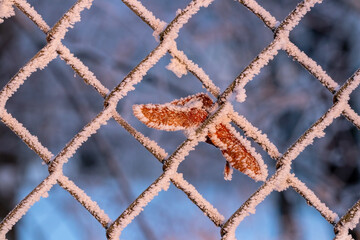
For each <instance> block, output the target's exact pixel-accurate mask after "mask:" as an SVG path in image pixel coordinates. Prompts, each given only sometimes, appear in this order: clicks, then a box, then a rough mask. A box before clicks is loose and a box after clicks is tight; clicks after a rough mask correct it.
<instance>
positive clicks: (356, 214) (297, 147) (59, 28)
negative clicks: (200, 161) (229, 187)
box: [0, 0, 360, 239]
mask: <svg viewBox="0 0 360 240" xmlns="http://www.w3.org/2000/svg"><path fill="white" fill-rule="evenodd" d="M123 2H124V4H125V5H126V6H128V7H129V8H130V9H131V10H132V11H133V12H134V13H135V14H136V15H138V16H139V17H140V18H141V19H142V20H143V21H144V22H145V23H147V24H148V25H149V26H150V27H151V28H152V29H153V30H154V36H155V37H160V42H159V44H158V46H157V47H156V48H155V49H154V50H153V51H152V52H151V53H150V54H149V55H148V56H146V57H145V58H144V59H143V60H142V61H141V62H140V63H139V64H138V65H137V66H136V67H135V68H134V69H133V70H132V71H131V72H130V73H129V74H128V75H127V76H126V77H125V78H124V79H123V80H122V81H121V82H120V83H119V84H118V85H117V86H116V87H115V88H114V89H112V90H109V89H107V88H106V87H105V86H104V85H102V83H101V81H99V80H98V79H97V78H96V77H95V75H94V74H93V73H92V72H91V71H90V70H89V69H88V67H86V66H85V65H84V64H83V63H82V62H81V61H80V60H79V59H77V58H75V57H74V55H73V54H72V53H71V52H70V50H69V49H68V48H67V47H66V46H64V45H63V44H62V42H61V41H62V39H64V37H65V36H66V33H67V31H68V29H69V28H71V27H72V26H73V25H74V24H75V23H76V22H78V21H80V14H81V12H82V11H83V10H84V9H85V8H90V7H91V5H92V0H78V1H77V2H76V3H75V4H74V5H73V7H71V8H70V9H69V10H68V11H67V12H66V13H65V14H64V16H63V17H62V18H61V19H60V20H59V21H58V22H57V23H56V24H55V25H54V27H52V28H50V27H49V26H48V25H47V23H46V22H45V21H44V20H43V19H42V17H41V16H40V15H39V14H38V13H37V12H36V10H35V9H34V8H32V7H31V6H30V4H29V3H28V2H26V1H25V0H3V1H2V2H0V6H2V7H3V8H5V7H7V8H9V9H10V10H9V11H8V12H7V14H3V16H0V17H10V16H11V15H13V14H14V13H13V11H12V6H13V5H14V6H16V7H17V8H18V9H19V10H20V11H22V12H23V13H24V14H25V15H26V16H27V17H29V18H30V19H31V20H32V21H33V22H34V23H35V24H36V25H37V26H38V27H39V28H40V29H41V30H42V31H43V32H44V33H45V34H46V39H47V44H46V46H45V47H43V48H42V49H41V50H40V51H39V52H38V53H37V54H36V55H35V56H34V57H33V58H32V59H31V60H30V61H29V62H28V63H27V64H25V65H24V66H23V67H22V68H21V69H20V70H19V71H18V73H17V74H15V76H14V77H13V78H12V79H11V80H10V81H9V82H8V83H7V84H6V86H5V87H4V88H3V89H2V91H1V92H0V116H1V121H2V122H3V123H4V124H5V125H7V126H8V127H9V128H10V129H11V130H12V131H13V132H14V133H16V134H17V135H18V136H19V137H20V138H21V139H22V140H23V141H24V142H25V143H26V144H27V145H28V147H29V148H30V149H32V150H33V151H34V152H35V153H36V154H37V155H39V157H40V158H41V159H42V160H43V161H44V162H45V163H46V164H47V165H48V168H49V175H48V177H47V178H45V179H44V180H43V181H42V182H41V183H40V184H39V185H38V186H37V187H36V188H34V189H33V191H32V192H31V193H30V194H28V195H27V196H26V197H25V198H24V199H23V200H22V201H21V202H20V203H19V204H18V205H17V206H16V207H15V208H14V209H13V210H12V211H11V212H10V213H9V214H8V215H7V216H6V217H5V218H4V219H3V220H2V221H1V223H0V239H5V236H6V234H7V232H8V231H9V230H11V228H12V227H13V226H14V225H15V224H16V223H17V221H18V220H19V219H21V218H22V217H23V216H24V215H25V214H26V212H27V211H28V210H29V209H30V208H31V206H32V205H33V204H35V203H36V202H37V201H39V200H40V198H41V197H42V196H46V195H47V194H48V192H49V190H50V189H51V188H52V187H53V186H54V185H55V184H59V185H60V186H61V187H62V188H63V189H65V190H66V191H68V192H69V193H70V194H71V195H72V196H73V197H74V198H75V199H76V200H77V201H78V202H80V203H81V204H82V206H83V207H84V208H86V209H87V210H88V211H89V212H90V213H91V214H92V215H93V216H94V217H95V218H96V219H97V220H98V221H99V223H100V224H101V225H102V226H103V227H104V228H105V229H106V230H107V238H108V239H118V238H119V237H120V234H121V231H122V230H123V229H124V228H126V226H127V225H128V224H129V223H130V222H131V221H132V220H133V219H134V218H135V217H136V216H137V215H138V214H139V213H140V212H141V211H142V210H143V208H144V207H145V206H146V205H147V204H148V203H149V202H150V201H152V199H153V198H154V197H155V196H156V195H157V194H158V193H159V192H160V191H162V190H166V189H167V188H168V186H169V184H170V182H172V183H173V184H174V185H175V186H176V187H177V188H179V189H180V190H182V191H183V192H184V193H185V194H186V195H187V196H188V198H189V199H190V200H191V201H192V202H193V203H194V204H196V205H197V206H198V207H199V209H200V210H201V211H203V212H204V214H205V215H206V216H207V217H208V218H209V219H210V220H211V221H212V222H213V223H214V224H215V225H216V226H218V227H219V228H221V236H222V239H234V238H235V230H236V228H237V226H238V225H239V224H240V223H241V222H242V221H243V220H244V219H245V218H246V216H248V215H250V214H252V213H254V211H255V208H256V207H257V205H258V204H260V203H261V202H262V201H263V200H264V199H265V198H266V197H267V196H268V195H269V194H270V193H272V192H274V191H283V190H285V189H287V188H289V187H291V188H293V189H294V190H295V191H296V192H297V193H298V194H300V195H301V196H302V197H303V198H304V199H305V200H306V201H307V203H308V204H310V205H311V206H313V207H314V208H315V209H316V210H317V211H319V213H320V214H321V215H322V216H323V217H324V218H325V219H326V220H327V221H328V222H329V223H330V224H332V225H334V230H335V233H336V237H335V239H351V236H350V235H348V230H349V229H352V228H354V227H355V226H356V224H357V223H358V222H359V218H360V210H359V209H360V200H359V201H358V202H357V203H355V204H354V206H353V207H352V208H351V209H349V211H348V212H347V213H346V214H345V215H344V216H342V217H341V218H339V217H338V216H337V214H336V213H335V212H333V211H332V210H330V209H329V208H328V207H327V206H326V205H325V204H324V203H322V202H321V200H320V199H319V198H318V197H317V196H316V195H315V193H314V192H312V191H311V190H310V189H308V188H307V187H306V185H305V184H304V183H303V182H301V181H300V180H299V179H298V178H297V177H296V176H295V175H294V174H293V173H291V166H292V161H293V160H294V159H295V158H297V156H298V155H299V154H300V153H301V152H302V151H303V150H304V149H305V148H306V147H307V146H308V145H310V144H311V143H312V142H313V141H314V139H315V138H317V137H323V136H324V135H325V133H324V129H325V128H326V127H328V126H329V125H331V124H332V122H333V121H334V119H336V118H338V117H340V116H341V115H342V116H344V117H345V118H346V119H348V120H349V121H350V122H351V123H352V124H353V125H355V126H356V127H357V128H358V129H360V116H359V115H358V114H357V113H356V112H355V111H354V110H353V109H352V108H351V107H350V105H349V98H350V94H351V93H352V92H353V91H354V90H355V89H356V88H357V87H358V85H359V83H360V69H359V70H358V71H356V72H355V73H354V75H353V76H352V77H351V78H349V79H348V80H347V81H346V83H345V84H344V85H342V86H341V87H340V86H338V84H337V83H336V82H335V81H334V80H333V79H332V78H331V77H330V76H329V75H328V74H327V73H326V72H325V71H324V70H323V69H322V68H321V67H320V66H319V65H317V63H316V62H315V61H313V60H312V59H311V58H310V57H308V56H307V55H306V54H305V53H303V52H302V51H301V50H300V49H299V48H298V47H297V46H296V45H294V44H293V43H292V42H291V41H290V40H289V34H290V32H291V31H292V29H293V28H294V27H295V26H296V25H298V23H299V22H300V20H301V19H302V18H303V17H304V16H305V14H306V13H307V12H309V11H310V10H311V8H312V7H313V6H314V5H315V4H320V3H321V2H322V1H321V0H304V1H303V2H301V3H300V4H298V5H297V7H296V8H295V9H294V10H293V11H292V12H291V13H290V14H289V15H288V16H287V17H286V18H285V19H284V20H283V21H282V22H281V23H280V22H278V21H277V20H276V19H275V18H274V17H273V16H272V15H271V14H270V13H269V12H268V11H266V10H265V9H264V8H263V7H262V6H260V5H259V4H258V3H257V2H256V1H255V0H239V3H240V4H242V5H244V6H245V7H246V8H248V9H249V10H250V11H251V12H253V13H254V14H255V15H256V16H258V17H259V19H261V20H262V21H263V22H264V23H265V25H266V26H267V27H268V28H269V29H270V30H271V31H273V32H274V40H273V41H272V42H271V43H270V44H269V45H268V46H267V47H266V48H265V49H264V50H263V51H262V52H260V53H259V55H258V56H257V57H255V58H254V60H253V61H252V62H251V63H250V64H249V65H248V66H247V67H246V68H245V69H244V70H243V71H242V72H241V73H240V74H239V75H238V77H236V79H235V80H234V81H233V82H232V83H231V84H230V85H229V86H228V88H226V90H225V91H224V92H222V93H220V91H219V88H218V87H217V86H215V85H214V84H213V82H212V81H211V80H210V78H209V76H208V75H207V74H206V73H205V72H204V71H203V69H202V68H200V67H199V66H198V65H197V64H195V63H193V62H192V61H191V60H190V59H188V58H187V56H186V55H185V54H184V53H183V52H182V51H180V50H178V48H177V46H176V42H175V41H176V39H177V37H178V34H179V30H180V29H181V28H182V27H183V25H184V24H186V23H187V22H188V21H189V19H190V18H191V17H192V16H193V15H194V14H196V13H197V12H198V11H199V9H200V8H202V7H205V8H206V7H207V6H208V5H209V4H211V3H212V2H213V0H193V1H191V2H190V3H189V5H188V6H187V7H186V8H184V9H183V10H182V11H181V12H179V13H178V14H177V16H176V17H175V18H174V19H173V20H172V21H171V23H169V24H166V23H165V22H163V21H161V20H160V19H158V18H156V17H155V16H154V15H153V14H152V13H151V12H150V11H149V10H148V9H146V8H145V7H144V6H143V5H142V4H141V2H139V1H137V0H123ZM0 12H1V11H0ZM280 50H283V51H285V52H286V53H287V54H288V55H289V56H291V57H292V58H293V59H294V60H296V61H297V62H299V63H300V64H301V65H302V66H303V67H304V68H305V69H306V70H307V71H308V72H309V73H311V74H312V75H313V76H314V77H315V78H316V79H318V80H319V81H320V82H321V84H322V85H323V86H324V87H325V88H326V89H328V91H329V92H331V93H332V94H333V96H334V103H333V105H332V106H331V108H329V109H328V111H327V112H326V113H325V114H324V115H323V116H322V117H320V118H319V119H318V120H317V121H316V122H315V123H314V124H313V125H312V126H311V127H310V128H309V129H308V130H307V131H306V132H305V133H304V134H303V135H302V136H301V137H300V138H299V139H298V140H297V141H296V142H294V143H293V144H292V146H291V147H290V148H289V149H288V150H287V151H286V152H284V153H283V154H280V153H279V151H278V149H277V147H276V146H275V145H274V144H273V143H272V142H271V141H270V140H269V139H268V138H267V136H266V135H265V134H263V133H261V131H259V130H258V129H257V128H256V127H255V126H253V125H252V124H251V123H250V122H249V121H248V120H247V119H246V118H245V117H243V116H240V115H239V114H238V113H236V112H235V111H234V110H233V108H232V107H231V103H230V101H229V98H230V96H231V95H233V94H235V93H234V92H243V91H244V88H245V86H246V84H247V83H248V82H249V81H251V80H252V79H253V78H254V76H255V75H257V74H258V73H259V72H260V71H261V69H262V68H263V67H264V66H266V65H267V64H268V63H269V61H271V60H272V59H273V58H274V57H275V56H276V55H277V54H278V52H279V51H280ZM167 52H168V53H169V54H170V55H171V56H172V57H173V58H175V59H176V60H177V61H179V62H180V63H181V64H183V65H184V66H185V67H186V70H187V71H189V72H191V73H192V74H193V75H194V76H195V77H196V78H198V79H199V80H200V81H201V82H202V84H203V86H204V87H205V88H206V89H207V91H208V92H209V93H211V94H212V95H213V96H214V97H216V98H217V103H216V107H217V110H216V111H215V112H214V113H213V114H212V115H211V116H209V117H208V119H207V120H206V121H205V122H204V123H203V124H202V125H201V126H200V127H199V128H198V129H196V131H195V132H194V134H193V135H192V136H191V137H189V138H188V139H187V140H185V141H184V142H183V143H182V144H181V145H180V146H179V147H178V148H177V150H176V151H175V152H173V153H172V154H171V155H170V156H169V157H167V156H168V154H167V153H166V152H165V150H163V149H162V148H161V147H160V146H158V144H157V143H156V142H154V141H152V140H150V139H148V138H147V137H145V136H144V135H143V134H142V133H140V132H138V131H137V130H136V129H134V128H133V127H132V126H131V125H130V124H129V123H127V122H126V121H125V120H124V119H123V118H122V117H121V115H120V114H119V113H118V112H117V111H116V106H117V103H118V102H119V101H120V100H121V99H122V98H124V97H125V96H126V95H127V93H128V92H129V91H132V90H134V85H135V84H137V83H139V82H140V81H141V80H142V78H143V76H144V75H145V74H146V73H147V72H148V71H149V70H150V69H151V68H152V67H153V66H154V65H155V64H156V63H157V62H158V61H159V59H161V58H162V57H163V56H164V55H165V54H166V53H167ZM58 55H59V56H60V58H61V59H62V60H64V61H65V62H66V63H67V64H68V65H69V66H71V68H72V69H73V70H74V71H75V72H76V73H77V74H78V75H79V76H80V77H81V78H82V79H83V80H84V81H85V82H86V83H87V84H89V85H91V86H93V87H94V88H95V90H96V91H97V92H98V93H99V94H100V95H101V96H102V97H103V98H104V106H105V107H104V109H103V110H102V111H101V112H100V113H98V114H97V116H96V117H95V118H93V119H92V120H91V121H90V122H89V123H88V124H87V125H86V126H85V127H84V128H83V129H82V130H81V131H80V132H78V133H77V134H76V135H75V136H74V137H73V139H72V140H71V141H70V142H69V143H68V144H67V145H66V146H65V147H64V148H63V149H62V151H61V152H60V153H59V154H58V155H56V156H54V155H53V154H52V153H51V152H50V151H49V150H48V149H47V148H46V147H45V146H43V145H42V144H41V143H40V142H39V140H38V139H37V137H36V136H34V135H32V134H31V133H30V132H29V131H28V130H27V129H26V128H25V127H24V126H23V125H22V124H21V123H20V122H18V121H17V119H15V118H14V117H13V116H12V115H11V114H10V113H8V112H7V111H6V108H5V105H6V102H7V101H8V100H9V98H10V97H11V96H12V95H13V94H14V93H15V92H16V91H17V90H18V89H19V87H20V86H21V85H22V84H23V83H24V81H25V80H26V79H27V78H28V77H29V76H30V75H31V74H32V73H33V72H35V71H37V70H38V69H43V68H45V67H46V66H47V65H48V64H49V63H50V62H51V61H52V60H53V59H54V58H56V57H57V56H58ZM239 95H240V94H239ZM241 97H244V96H243V95H242V96H241ZM224 115H227V116H228V117H230V118H231V120H232V121H233V123H235V124H236V125H237V126H238V127H239V128H241V129H242V130H243V131H244V133H245V135H246V136H247V137H249V138H251V139H253V140H254V141H255V142H257V143H258V144H259V145H260V146H261V147H262V148H263V149H264V150H265V151H266V152H267V153H268V154H269V156H270V157H271V158H273V159H274V160H276V164H277V170H276V172H275V174H274V175H272V176H271V177H269V178H268V179H267V180H266V181H265V182H264V184H263V185H262V186H261V187H260V188H259V189H258V190H257V191H256V192H255V193H253V195H252V196H251V197H250V198H248V199H247V201H245V202H244V203H243V204H242V205H241V206H240V207H239V209H238V210H237V211H236V212H235V213H234V214H233V215H232V216H231V217H230V218H229V219H225V217H224V216H223V215H222V214H221V213H219V212H218V210H217V209H216V208H214V207H213V206H212V204H211V203H209V202H208V201H207V200H206V199H204V198H203V197H202V196H201V194H200V193H199V192H198V191H197V190H196V188H195V187H194V186H192V185H191V184H190V183H188V182H187V181H186V180H185V179H184V178H183V176H182V174H180V173H178V172H177V169H178V166H179V164H180V163H181V162H182V161H183V160H184V159H185V157H186V155H188V154H189V152H190V151H191V150H193V149H194V147H195V146H196V145H197V144H198V143H199V142H201V141H203V138H204V137H205V136H206V134H207V131H208V129H209V128H210V127H211V126H212V125H213V124H214V122H216V121H217V119H218V118H221V117H222V116H224ZM111 118H113V119H114V120H115V121H117V122H118V123H119V125H121V126H122V127H123V128H125V129H126V130H127V131H128V132H129V133H130V134H131V135H132V136H133V137H134V138H135V139H136V140H138V141H139V142H140V143H141V144H142V145H143V146H144V147H145V148H146V149H147V150H148V151H150V152H151V153H152V154H153V155H154V156H155V157H156V158H157V159H158V160H159V161H160V162H161V163H163V168H164V171H163V173H162V174H161V175H160V176H159V177H158V178H157V179H156V180H155V181H154V182H153V183H152V184H150V185H149V187H148V188H147V189H146V190H145V191H144V192H143V193H141V194H140V195H139V196H138V197H137V199H136V200H135V201H134V202H133V203H132V204H130V205H129V206H128V208H127V209H126V210H125V211H124V212H123V213H122V214H121V215H120V216H119V217H118V218H117V219H115V220H111V219H110V218H109V217H108V215H107V214H106V213H105V212H104V211H103V210H102V209H101V207H99V206H98V204H97V203H96V202H95V201H93V200H91V198H90V197H89V196H88V195H87V194H86V193H85V192H84V191H83V190H82V189H81V188H79V187H78V186H76V184H75V183H74V182H72V181H71V180H70V179H68V178H67V177H66V176H65V175H64V174H63V172H62V168H63V166H64V164H66V162H67V161H68V159H69V158H70V157H71V156H73V155H74V154H75V153H76V151H77V149H78V148H79V147H80V146H81V145H82V144H83V143H84V142H86V141H87V140H88V138H90V137H92V136H93V135H94V134H96V133H97V131H98V130H99V129H100V127H101V126H102V125H104V124H106V123H107V122H108V121H109V119H111Z"/></svg>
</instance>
